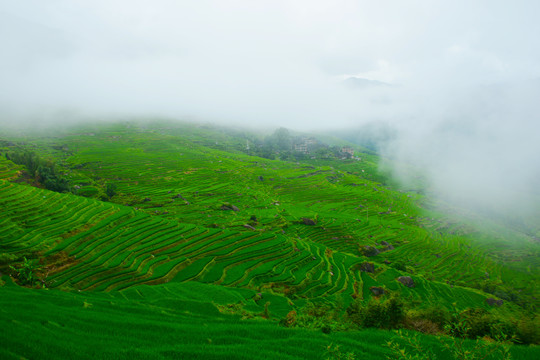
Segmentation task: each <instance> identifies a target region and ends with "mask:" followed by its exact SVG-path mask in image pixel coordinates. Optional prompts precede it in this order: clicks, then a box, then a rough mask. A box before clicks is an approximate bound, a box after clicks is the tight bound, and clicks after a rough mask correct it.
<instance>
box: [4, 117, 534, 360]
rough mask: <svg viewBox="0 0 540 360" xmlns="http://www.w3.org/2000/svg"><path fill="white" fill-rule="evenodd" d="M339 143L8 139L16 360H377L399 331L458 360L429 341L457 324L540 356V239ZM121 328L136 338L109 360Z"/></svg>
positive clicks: (9, 310)
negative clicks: (416, 185) (400, 177)
mask: <svg viewBox="0 0 540 360" xmlns="http://www.w3.org/2000/svg"><path fill="white" fill-rule="evenodd" d="M328 141H329V140H328V139H321V138H317V136H316V135H310V134H289V132H288V131H287V130H286V129H278V130H277V131H276V132H274V133H273V134H269V135H266V136H263V135H259V134H255V133H250V132H248V131H243V130H238V129H235V130H232V129H228V128H219V127H213V126H209V125H198V124H187V123H174V122H166V121H154V122H136V121H126V122H117V123H111V124H100V125H78V126H74V127H71V128H64V129H62V130H61V131H60V130H58V131H51V132H49V133H47V134H39V135H35V134H32V133H30V132H26V133H10V134H7V135H5V136H2V137H1V138H0V153H1V154H2V156H0V179H1V180H0V204H1V208H2V215H3V216H2V219H1V220H0V229H1V232H0V258H1V264H0V266H1V267H0V271H1V272H2V274H5V275H3V277H2V282H3V283H4V286H3V287H0V291H1V292H3V293H4V294H5V296H2V302H3V304H2V305H3V309H5V310H4V312H3V315H2V318H3V319H4V320H6V321H7V323H8V325H7V326H6V327H5V332H6V333H5V334H3V335H2V340H3V342H4V343H5V344H6V346H4V347H3V349H2V351H3V354H4V355H5V356H11V357H19V356H23V357H27V358H32V357H38V356H39V357H41V355H43V354H47V356H50V357H51V358H55V357H71V356H74V355H75V354H76V356H78V357H90V356H92V355H93V356H97V357H100V356H103V357H111V358H112V357H117V356H116V355H118V353H119V352H120V353H121V354H122V355H121V356H118V357H130V356H131V357H133V356H135V357H139V358H142V357H149V358H150V357H152V358H153V357H156V356H157V357H165V358H166V357H173V356H191V357H200V358H217V357H230V358H252V357H253V356H254V354H255V352H254V350H256V349H253V347H255V348H256V347H257V345H254V344H253V341H261V339H266V340H265V342H263V345H261V346H262V348H263V350H262V351H261V353H257V354H259V356H260V357H262V358H276V357H280V358H286V356H289V358H317V357H319V358H320V357H323V356H337V355H336V353H335V352H334V353H333V355H332V354H331V353H332V351H334V350H335V347H330V349H328V346H329V345H330V344H334V345H336V344H337V345H339V346H341V348H342V350H343V349H344V350H343V356H344V354H345V350H346V351H347V352H354V353H355V354H356V355H357V356H365V357H366V358H369V356H371V358H374V359H377V358H381V357H383V356H385V355H389V354H391V349H389V348H385V347H384V346H383V345H384V344H385V343H387V342H388V341H389V340H390V339H392V338H394V337H395V334H393V333H392V332H389V331H383V330H373V328H384V329H393V328H401V327H405V328H408V329H410V330H417V331H421V332H424V333H426V334H428V335H421V343H422V344H424V346H426V347H427V348H429V349H432V350H433V351H434V352H435V353H436V354H438V356H439V358H445V356H449V355H448V354H446V355H445V352H444V347H443V346H442V345H441V342H440V341H439V340H436V339H435V338H434V337H432V336H430V335H429V334H431V335H433V334H437V333H439V334H440V333H443V332H445V325H446V326H448V325H452V326H455V325H456V321H457V322H459V320H460V319H467V321H469V324H474V326H478V328H475V329H474V332H473V331H471V330H467V331H466V330H464V329H461V330H460V331H461V333H459V332H458V333H456V334H454V335H458V336H462V337H469V338H471V339H474V338H476V337H477V336H480V337H486V336H487V337H495V334H494V331H500V330H501V329H503V330H504V331H503V332H506V333H507V335H509V336H515V338H516V339H519V341H521V342H528V343H534V342H536V341H538V335H537V334H535V333H534V330H531V328H533V329H534V327H535V326H536V324H538V317H537V311H538V310H537V299H538V296H539V295H540V294H538V279H539V276H538V275H540V274H539V271H540V270H539V269H540V267H539V266H538V265H539V264H538V261H539V259H540V257H539V250H540V244H539V243H538V241H537V239H536V238H535V236H533V235H531V234H529V233H527V232H525V231H521V230H520V229H519V228H512V227H509V226H505V225H504V224H498V223H496V222H493V221H489V219H484V218H482V215H481V214H473V216H467V217H465V216H464V215H463V214H465V212H464V211H459V212H454V213H452V214H448V213H443V212H441V211H440V210H438V209H440V207H433V206H432V205H433V202H432V199H430V198H429V197H426V196H425V195H423V194H422V193H421V192H418V191H414V192H413V191H406V190H404V189H403V188H401V187H400V186H399V184H397V183H396V182H395V180H394V179H392V178H391V177H390V175H389V174H388V173H385V172H384V171H382V170H381V168H380V167H379V162H380V158H379V156H378V155H377V154H375V153H374V151H372V150H368V149H366V148H363V147H361V146H357V145H355V144H353V143H350V142H347V141H345V140H341V139H335V138H334V139H332V141H333V144H329V143H328ZM51 190H54V191H51ZM473 217H474V218H475V219H476V220H478V219H484V220H485V221H482V222H478V221H471V219H472V218H473ZM17 285H24V286H26V287H27V288H28V289H27V288H24V287H19V286H17ZM29 288H33V289H29ZM37 288H46V289H48V290H44V289H37ZM15 299H16V301H15ZM17 303H22V304H27V305H28V308H29V309H28V311H22V310H18V308H17V307H16V306H15V305H16V304H17ZM31 304H36V305H31ZM68 309H69V310H68ZM69 314H72V315H73V318H72V319H71V318H70V315H69ZM374 314H375V315H374ZM9 319H11V320H9ZM452 321H454V322H452ZM130 324H132V325H134V326H136V327H137V328H138V329H140V330H141V331H140V332H139V331H134V330H133V329H131V328H130ZM194 324H203V325H201V326H202V327H200V326H194ZM104 328H108V329H109V330H108V333H110V336H112V338H113V339H114V338H116V337H117V336H120V337H129V338H132V339H134V340H133V341H132V342H128V343H127V344H109V343H108V344H107V345H106V346H109V347H111V348H110V350H109V349H103V348H102V350H103V351H100V350H98V349H95V346H97V345H96V344H99V343H101V342H102V341H105V340H104V339H103V337H102V335H100V334H99V332H100V331H102V330H103V329H104ZM8 329H9V331H8ZM115 329H116V330H115ZM248 329H249V330H248ZM494 329H495V330H494ZM86 332H90V333H93V334H96V335H95V336H94V337H91V338H90V339H88V343H87V344H91V345H84V344H85V341H86V340H84V339H83V338H84V336H85V335H84V334H85V333H86ZM175 333H176V334H178V336H179V337H182V340H179V339H178V337H176V336H173V335H172V334H175ZM7 334H10V335H7ZM359 337H365V338H363V339H360V340H359ZM66 338H69V339H70V340H69V341H73V342H74V343H76V344H79V345H77V347H79V346H82V348H81V349H82V350H81V351H82V352H83V354H80V353H77V351H78V350H77V347H70V346H69V345H67V344H68V340H66ZM27 339H32V340H33V343H29V344H26V342H27ZM135 339H138V340H135ZM142 339H145V340H144V343H145V345H144V348H143V347H139V346H138V345H137V342H138V341H140V340H141V341H142ZM269 339H270V340H269ZM395 341H397V343H400V344H402V343H403V341H402V340H399V339H398V340H395ZM445 341H446V342H449V341H450V340H449V339H446V340H442V342H443V343H444V342H445ZM178 342H179V343H181V344H182V346H181V347H178V346H174V344H175V343H178ZM23 343H24V344H25V345H24V346H23ZM52 343H54V344H56V345H54V346H53V347H52V349H53V350H46V347H48V346H50V345H49V344H52ZM403 346H405V345H403ZM465 346H466V347H467V346H468V347H472V346H474V343H473V342H472V340H471V342H467V343H466V345H465ZM276 347H283V350H275V348H276ZM92 348H94V350H91V349H92ZM98 348H99V347H98ZM325 348H326V350H325ZM328 350H331V351H328ZM325 351H327V352H328V354H330V355H328V354H327V353H325ZM511 351H512V352H513V354H515V356H518V355H519V356H521V357H522V358H527V357H530V358H534V357H535V356H537V355H538V351H537V350H536V348H534V347H522V346H512V348H511ZM338 352H339V350H338ZM534 354H537V355H534ZM340 356H341V355H340ZM335 358H337V357H335Z"/></svg>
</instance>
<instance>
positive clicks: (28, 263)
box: [9, 257, 40, 286]
mask: <svg viewBox="0 0 540 360" xmlns="http://www.w3.org/2000/svg"><path fill="white" fill-rule="evenodd" d="M9 267H10V268H11V270H12V271H13V275H14V277H15V278H16V279H17V281H18V282H19V284H21V285H25V286H34V285H35V284H36V283H37V282H38V281H39V280H40V279H39V278H38V277H37V275H36V271H37V270H38V269H39V267H38V266H37V265H36V262H35V261H34V260H28V259H27V258H26V257H25V258H24V262H23V263H21V264H17V265H15V266H13V265H10V266H9Z"/></svg>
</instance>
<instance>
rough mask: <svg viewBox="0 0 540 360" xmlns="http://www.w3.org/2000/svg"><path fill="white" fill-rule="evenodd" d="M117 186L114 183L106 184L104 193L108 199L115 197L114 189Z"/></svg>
mask: <svg viewBox="0 0 540 360" xmlns="http://www.w3.org/2000/svg"><path fill="white" fill-rule="evenodd" d="M117 188H118V186H117V185H116V184H114V183H107V186H106V189H105V193H106V194H107V196H108V197H109V198H112V197H113V196H114V195H116V189H117Z"/></svg>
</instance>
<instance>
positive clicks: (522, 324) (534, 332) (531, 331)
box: [516, 316, 540, 344]
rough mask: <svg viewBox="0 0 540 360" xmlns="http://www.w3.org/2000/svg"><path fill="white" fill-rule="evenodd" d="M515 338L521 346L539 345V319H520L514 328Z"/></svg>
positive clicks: (536, 317) (535, 317)
mask: <svg viewBox="0 0 540 360" xmlns="http://www.w3.org/2000/svg"><path fill="white" fill-rule="evenodd" d="M516 338H517V341H518V342H520V343H522V344H540V317H538V316H534V317H527V318H524V319H521V320H520V321H519V322H518V324H517V326H516Z"/></svg>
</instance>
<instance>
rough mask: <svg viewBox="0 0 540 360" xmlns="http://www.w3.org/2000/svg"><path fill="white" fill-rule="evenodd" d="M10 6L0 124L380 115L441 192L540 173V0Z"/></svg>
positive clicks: (521, 181) (3, 30) (294, 123)
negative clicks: (352, 82) (80, 118)
mask: <svg viewBox="0 0 540 360" xmlns="http://www.w3.org/2000/svg"><path fill="white" fill-rule="evenodd" d="M0 4H1V5H0V46H1V47H2V49H1V52H0V79H1V81H0V114H1V116H0V117H1V119H0V123H2V122H3V123H10V122H13V121H17V120H15V119H22V118H24V119H26V121H30V122H40V121H46V120H48V121H50V120H51V119H52V120H54V119H55V116H57V114H63V115H62V116H63V117H62V119H64V120H69V116H67V117H66V115H65V114H74V116H75V115H92V116H98V117H99V116H104V117H105V116H111V117H114V116H119V115H137V116H146V115H152V116H154V115H157V116H167V117H174V118H179V119H182V118H190V119H200V120H204V121H211V122H223V123H231V124H232V123H234V124H238V123H240V124H247V125H250V126H263V127H277V126H280V125H281V126H286V127H288V128H292V129H297V130H304V129H305V130H310V129H325V128H335V127H342V128H345V127H356V126H360V125H361V124H364V123H367V122H372V121H381V122H384V123H387V124H390V125H391V126H394V127H396V128H397V129H399V130H400V135H399V137H398V139H397V140H396V141H395V142H393V143H392V144H388V146H386V147H385V149H384V150H385V151H386V152H387V153H388V155H392V156H399V157H400V158H402V159H407V160H409V161H412V162H414V163H416V164H418V165H421V166H423V167H424V168H425V170H426V173H427V174H428V175H429V177H430V178H431V179H432V180H433V184H434V188H436V189H440V190H441V193H447V194H448V193H456V192H460V193H461V196H464V194H467V196H469V194H470V196H471V197H474V196H480V197H481V198H482V199H486V198H490V199H494V198H495V197H496V196H499V197H500V196H501V195H500V193H501V190H502V189H503V187H508V186H512V187H514V188H521V189H522V190H527V189H528V187H531V188H533V187H534V186H536V182H535V181H536V180H537V179H538V178H539V175H540V171H539V163H540V161H539V160H540V159H539V156H538V155H539V154H540V145H539V143H540V141H539V140H540V135H539V134H540V131H539V128H540V125H539V120H540V119H539V116H540V105H539V103H540V41H538V34H540V22H539V21H538V14H540V2H539V1H536V0H530V1H523V0H514V1H500V0H490V1H487V0H486V1H483V0H478V1H474V0H467V1H462V0H452V1H442V0H441V1H435V0H411V1H403V0H380V1H340V0H336V1H313V0H310V1H304V0H301V1H293V0H288V1H279V0H273V1H206V0H197V1H172V0H170V1H166V0H154V1H137V0H130V1H123V0H116V1H110V0H107V1H101V0H93V1H74V0H65V1H63V0H47V1H42V0H34V1H10V0H0ZM349 77H357V78H360V79H368V80H374V81H372V82H366V83H365V84H367V85H365V86H357V87H354V86H352V87H351V86H346V85H345V84H344V82H343V80H344V79H346V78H349ZM381 83H384V84H381ZM58 116H59V118H60V115H58ZM463 173H467V174H469V175H467V177H463V176H460V175H459V174H463ZM531 184H533V185H531ZM525 187H527V188H525ZM479 194H480V195H479ZM515 196H517V195H512V196H511V197H510V198H506V197H505V198H504V199H501V201H500V202H499V203H501V204H502V203H503V202H504V204H508V203H512V202H514V200H516V199H517V198H516V197H515ZM520 199H521V198H520ZM521 200H523V201H525V200H524V199H521ZM521 200H520V201H521ZM505 206H506V205H505Z"/></svg>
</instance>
